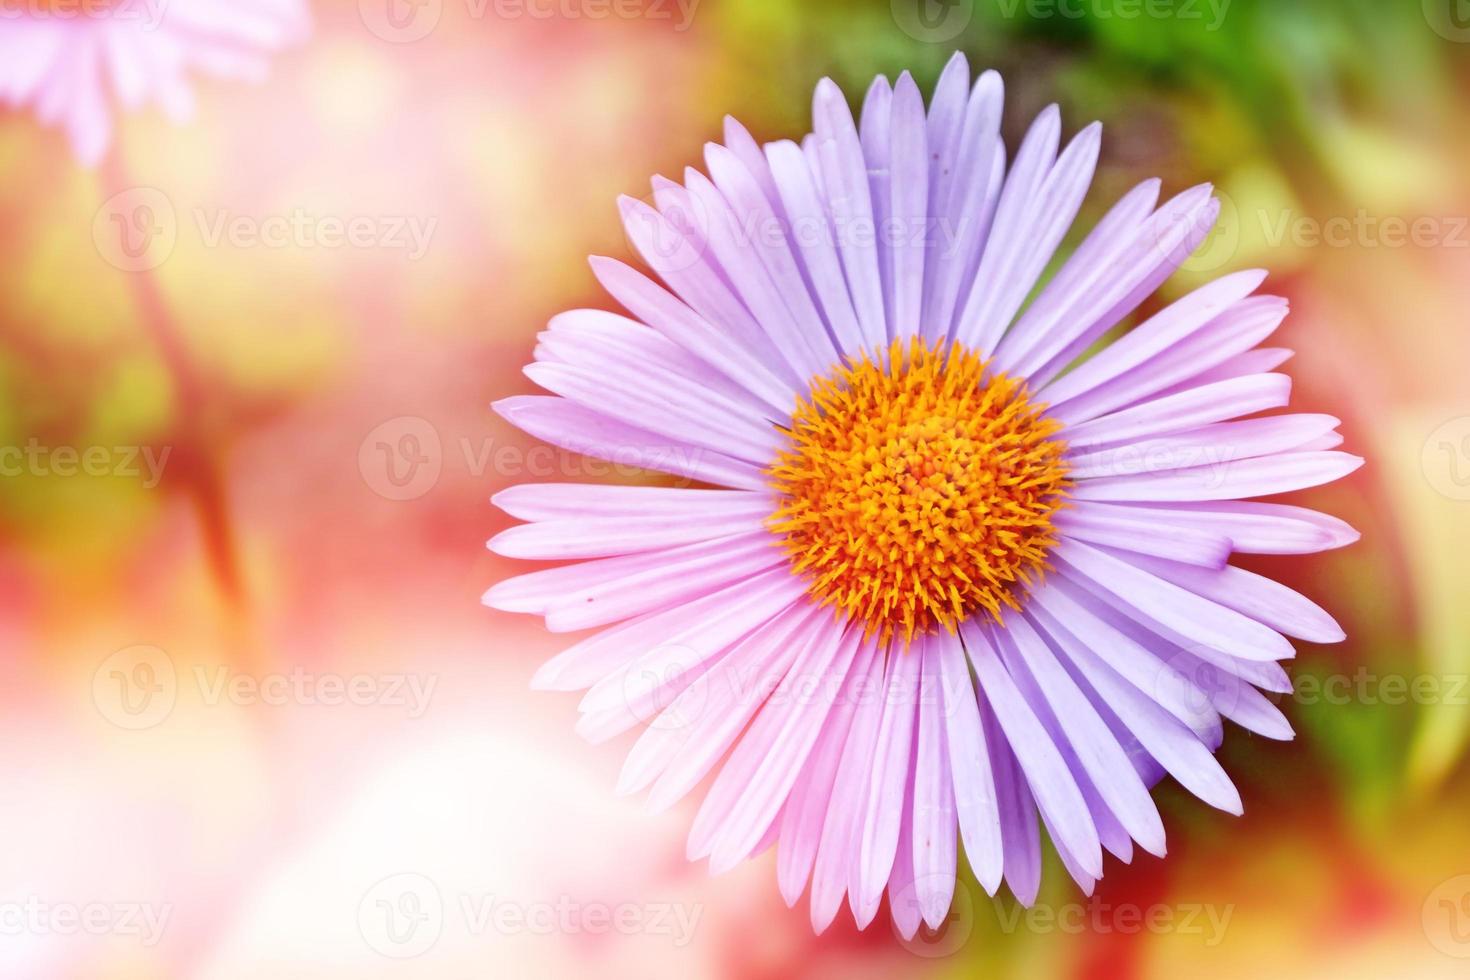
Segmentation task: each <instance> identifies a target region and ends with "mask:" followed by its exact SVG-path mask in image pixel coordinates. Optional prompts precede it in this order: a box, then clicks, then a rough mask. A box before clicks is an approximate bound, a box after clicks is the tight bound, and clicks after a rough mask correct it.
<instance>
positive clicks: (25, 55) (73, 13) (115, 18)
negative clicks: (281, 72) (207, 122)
mask: <svg viewBox="0 0 1470 980" xmlns="http://www.w3.org/2000/svg"><path fill="white" fill-rule="evenodd" d="M309 22H310V18H309V15H308V12H307V9H306V6H305V4H304V3H303V2H302V0H11V2H8V3H7V4H5V5H4V6H3V7H0V102H3V103H4V104H6V105H8V106H13V107H18V108H29V109H31V110H33V111H34V112H35V114H36V116H37V118H38V119H40V120H41V121H42V122H43V123H45V124H47V125H52V126H62V127H64V128H65V129H66V133H67V136H68V138H69V139H70V140H71V144H72V149H73V150H74V151H75V153H76V155H77V159H78V160H80V161H81V162H82V163H84V164H86V165H87V166H95V165H96V164H97V163H99V162H100V161H101V159H102V157H103V155H104V154H105V153H106V152H107V149H108V147H109V146H110V145H111V143H112V131H113V126H112V117H113V113H114V111H115V110H116V109H127V110H135V109H139V108H142V107H143V106H145V105H148V104H150V103H152V104H156V105H158V106H159V107H161V108H162V109H163V110H164V112H166V113H167V114H168V115H169V117H170V118H171V119H174V120H175V121H182V120H184V119H187V118H188V117H189V115H190V114H191V113H192V112H193V108H194V100H193V92H192V90H191V89H190V87H189V78H190V75H191V73H192V72H195V71H198V72H203V73H204V74H207V75H212V76H215V77H220V78H238V79H245V80H252V81H258V80H260V79H263V78H264V77H265V74H266V69H267V55H269V54H270V53H271V52H273V51H276V50H279V49H280V48H282V47H285V46H286V45H288V44H290V43H291V42H293V41H296V40H299V39H300V38H301V37H302V36H303V35H304V34H305V33H306V31H307V28H308V26H309Z"/></svg>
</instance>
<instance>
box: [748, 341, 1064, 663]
mask: <svg viewBox="0 0 1470 980" xmlns="http://www.w3.org/2000/svg"><path fill="white" fill-rule="evenodd" d="M985 368H986V364H985V361H984V360H982V359H981V357H980V356H979V355H977V354H976V353H974V352H973V351H969V350H966V349H965V348H964V347H963V346H961V345H960V344H955V345H954V346H953V347H952V348H950V349H949V351H948V353H946V352H945V349H944V345H943V344H942V343H941V344H937V345H935V346H933V347H930V346H927V345H925V344H924V343H923V342H922V341H920V340H918V339H914V340H913V341H911V342H910V343H908V345H907V349H905V345H904V344H903V343H902V342H900V341H894V343H893V345H892V346H891V347H890V348H889V350H888V351H887V354H886V356H884V357H881V358H880V359H879V360H878V361H876V362H875V361H874V360H872V359H870V358H869V357H867V356H866V355H864V356H863V357H862V358H861V359H860V360H858V361H856V362H855V363H853V364H852V365H851V366H849V367H844V368H839V369H837V370H836V371H834V372H833V373H832V374H831V375H830V376H827V377H821V378H817V379H816V380H814V381H813V382H812V389H811V396H810V400H807V399H803V400H800V401H798V403H797V407H796V411H795V412H794V413H793V414H792V419H791V426H790V428H789V429H785V430H783V431H785V432H786V433H787V435H788V436H789V437H790V445H789V446H788V447H787V448H786V449H784V450H783V451H782V452H781V454H780V456H779V457H778V458H777V459H776V462H775V463H774V464H773V465H772V466H771V467H770V469H768V470H767V471H766V472H767V476H768V477H769V478H770V480H771V483H772V485H773V486H774V487H775V489H776V490H777V491H778V492H779V493H780V495H781V504H780V506H779V507H778V508H777V509H776V512H775V513H774V514H772V515H771V519H770V522H769V526H770V527H771V529H772V530H773V531H775V532H777V533H779V534H781V535H782V536H783V537H784V539H785V547H786V550H787V553H788V554H789V555H790V556H791V559H792V564H793V569H794V571H796V572H797V573H802V574H805V575H806V576H807V577H808V580H809V586H808V591H809V592H810V594H811V595H812V596H813V597H814V598H815V599H817V600H818V601H819V602H821V603H822V604H824V605H833V606H835V607H836V609H837V610H838V613H839V615H840V614H841V613H843V612H845V613H846V614H847V616H848V617H849V618H850V619H853V620H860V621H862V622H864V623H865V624H866V629H867V632H868V634H869V635H872V634H875V633H879V634H881V635H882V638H883V639H885V640H886V639H887V638H888V637H890V636H893V635H895V634H897V633H901V634H902V635H903V637H904V639H905V641H908V640H912V639H913V637H914V636H915V634H917V633H923V632H926V631H928V630H929V629H931V628H932V627H933V626H934V625H935V624H939V625H942V626H943V627H944V628H945V629H947V630H949V631H951V632H953V631H954V629H955V626H956V624H957V623H959V622H960V621H962V620H964V619H966V618H968V617H969V616H971V615H972V614H974V613H975V612H977V611H978V610H982V609H983V610H985V611H986V612H988V613H989V614H990V615H991V616H994V617H997V618H998V617H999V616H1000V612H1001V609H1002V608H1004V607H1006V606H1009V607H1011V608H1019V606H1018V601H1017V597H1016V590H1017V588H1018V583H1021V584H1025V585H1029V584H1031V583H1032V582H1033V580H1035V579H1037V578H1039V576H1040V575H1041V574H1042V572H1043V571H1044V570H1045V569H1046V567H1047V565H1046V557H1047V554H1048V552H1049V551H1050V549H1051V548H1052V547H1053V546H1054V545H1055V544H1056V536H1055V532H1054V528H1053V527H1052V515H1053V514H1055V513H1056V510H1057V508H1058V507H1059V506H1061V504H1062V500H1063V497H1064V494H1065V492H1066V489H1067V486H1068V483H1067V466H1066V463H1065V461H1064V460H1063V459H1062V454H1063V452H1064V451H1065V449H1066V447H1065V445H1064V444H1063V443H1062V442H1061V441H1059V440H1057V439H1055V438H1053V436H1054V435H1055V433H1056V432H1057V430H1058V429H1059V428H1060V425H1059V423H1057V422H1055V421H1053V420H1051V419H1048V418H1044V417H1043V416H1042V411H1043V409H1044V408H1045V406H1038V405H1034V404H1032V403H1031V401H1030V400H1029V398H1028V397H1027V392H1026V389H1025V386H1024V384H1023V383H1022V382H1021V381H1019V380H1017V379H1014V378H1009V377H1006V376H1005V375H1003V374H993V375H987V374H986V370H985Z"/></svg>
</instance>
